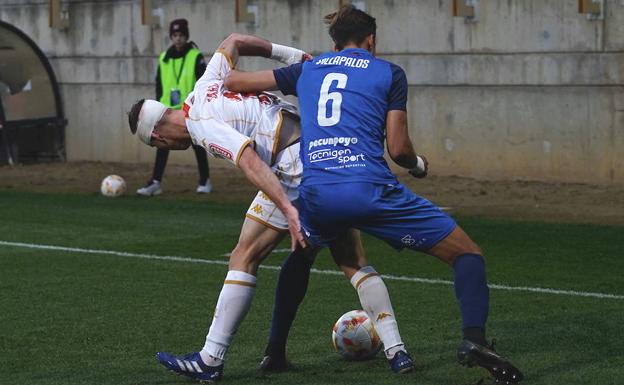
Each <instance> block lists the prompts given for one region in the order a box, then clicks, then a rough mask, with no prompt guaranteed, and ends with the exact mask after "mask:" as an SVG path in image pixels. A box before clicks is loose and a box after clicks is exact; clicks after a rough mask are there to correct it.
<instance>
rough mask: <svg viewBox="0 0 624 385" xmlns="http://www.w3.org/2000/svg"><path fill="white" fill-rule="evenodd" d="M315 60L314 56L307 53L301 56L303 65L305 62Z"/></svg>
mask: <svg viewBox="0 0 624 385" xmlns="http://www.w3.org/2000/svg"><path fill="white" fill-rule="evenodd" d="M312 59H314V56H312V55H310V54H309V53H307V52H304V53H303V55H301V62H302V63H303V62H304V61H308V60H312Z"/></svg>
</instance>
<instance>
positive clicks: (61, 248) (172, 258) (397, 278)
mask: <svg viewBox="0 0 624 385" xmlns="http://www.w3.org/2000/svg"><path fill="white" fill-rule="evenodd" d="M0 246H9V247H20V248H24V249H40V250H55V251H65V252H70V253H83V254H104V255H114V256H118V257H129V258H140V259H154V260H160V261H173V262H187V263H203V264H210V265H222V266H227V265H228V262H227V261H219V260H211V259H199V258H188V257H177V256H170V255H154V254H140V253H128V252H125V251H114V250H98V249H82V248H78V247H64V246H53V245H38V244H35V243H21V242H6V241H0ZM276 251H280V252H284V251H290V250H289V249H278V250H276ZM224 256H226V255H224ZM260 268H261V269H265V270H279V269H280V267H279V266H267V265H261V266H260ZM311 271H312V272H313V273H315V274H323V275H342V272H340V271H336V270H319V269H312V270H311ZM382 277H383V278H384V279H386V280H389V281H406V282H418V283H428V284H433V285H453V282H452V281H447V280H443V279H431V278H419V277H408V276H397V275H386V274H384V275H382ZM488 286H489V287H490V289H496V290H507V291H523V292H529V293H542V294H554V295H568V296H574V297H591V298H601V299H624V295H618V294H607V293H592V292H586V291H576V290H559V289H550V288H542V287H527V286H507V285H499V284H488Z"/></svg>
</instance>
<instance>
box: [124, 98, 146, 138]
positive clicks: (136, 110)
mask: <svg viewBox="0 0 624 385" xmlns="http://www.w3.org/2000/svg"><path fill="white" fill-rule="evenodd" d="M143 102H145V99H141V100H138V101H137V102H136V103H134V104H133V105H132V108H131V109H130V112H128V124H129V125H130V132H132V134H133V135H134V134H136V131H137V124H138V123H139V114H140V113H141V108H142V107H143Z"/></svg>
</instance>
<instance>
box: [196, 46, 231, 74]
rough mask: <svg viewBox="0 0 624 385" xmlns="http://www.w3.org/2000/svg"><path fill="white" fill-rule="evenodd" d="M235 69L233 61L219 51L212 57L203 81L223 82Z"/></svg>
mask: <svg viewBox="0 0 624 385" xmlns="http://www.w3.org/2000/svg"><path fill="white" fill-rule="evenodd" d="M232 69H234V63H232V59H230V57H229V56H228V55H227V54H226V53H224V52H222V51H217V52H215V53H214V55H212V58H210V61H209V62H208V65H207V66H206V71H204V74H203V75H202V77H201V79H202V80H209V81H215V80H217V81H223V80H225V77H226V76H227V74H228V73H230V71H231V70H232Z"/></svg>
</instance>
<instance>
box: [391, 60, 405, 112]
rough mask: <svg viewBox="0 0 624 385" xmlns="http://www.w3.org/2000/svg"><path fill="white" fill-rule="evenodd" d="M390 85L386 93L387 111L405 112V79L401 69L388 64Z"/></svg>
mask: <svg viewBox="0 0 624 385" xmlns="http://www.w3.org/2000/svg"><path fill="white" fill-rule="evenodd" d="M390 68H391V69H392V83H391V84H390V91H389V92H388V111H392V110H401V111H407V78H406V76H405V71H403V68H401V67H399V66H398V65H395V64H390Z"/></svg>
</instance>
